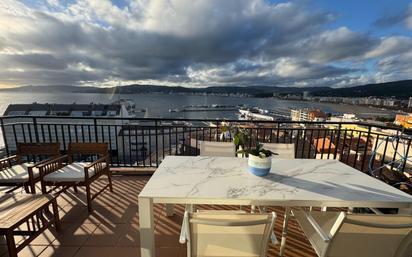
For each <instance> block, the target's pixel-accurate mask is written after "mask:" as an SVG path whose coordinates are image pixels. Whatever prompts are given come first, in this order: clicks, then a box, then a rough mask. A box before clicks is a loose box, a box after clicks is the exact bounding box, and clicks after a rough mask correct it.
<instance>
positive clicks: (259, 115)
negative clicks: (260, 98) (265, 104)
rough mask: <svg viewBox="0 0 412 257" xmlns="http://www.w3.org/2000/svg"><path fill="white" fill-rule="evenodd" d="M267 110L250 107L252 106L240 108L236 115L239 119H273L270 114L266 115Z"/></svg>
mask: <svg viewBox="0 0 412 257" xmlns="http://www.w3.org/2000/svg"><path fill="white" fill-rule="evenodd" d="M268 112H269V111H267V110H263V109H260V108H256V107H252V108H240V109H239V113H240V115H238V117H239V119H241V120H269V121H274V120H275V118H274V117H273V116H271V115H268V114H267V113H268Z"/></svg>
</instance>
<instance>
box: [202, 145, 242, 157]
mask: <svg viewBox="0 0 412 257" xmlns="http://www.w3.org/2000/svg"><path fill="white" fill-rule="evenodd" d="M199 144H200V156H223V157H235V154H236V147H235V144H233V143H232V142H209V141H200V142H199Z"/></svg>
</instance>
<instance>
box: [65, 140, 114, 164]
mask: <svg viewBox="0 0 412 257" xmlns="http://www.w3.org/2000/svg"><path fill="white" fill-rule="evenodd" d="M108 151H109V148H108V145H107V143H69V147H68V149H67V155H68V158H69V162H73V160H74V157H75V156H98V157H102V156H104V155H106V154H108Z"/></svg>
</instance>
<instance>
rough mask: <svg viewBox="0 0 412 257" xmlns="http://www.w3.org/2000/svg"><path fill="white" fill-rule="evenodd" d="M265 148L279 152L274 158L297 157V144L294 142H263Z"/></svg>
mask: <svg viewBox="0 0 412 257" xmlns="http://www.w3.org/2000/svg"><path fill="white" fill-rule="evenodd" d="M263 148H264V149H267V150H270V151H272V152H274V153H277V154H278V155H274V156H273V158H280V159H295V144H293V143H292V144H283V143H266V144H263Z"/></svg>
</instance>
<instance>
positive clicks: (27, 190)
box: [24, 184, 30, 194]
mask: <svg viewBox="0 0 412 257" xmlns="http://www.w3.org/2000/svg"><path fill="white" fill-rule="evenodd" d="M24 191H26V193H27V194H30V188H29V185H27V184H24Z"/></svg>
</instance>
